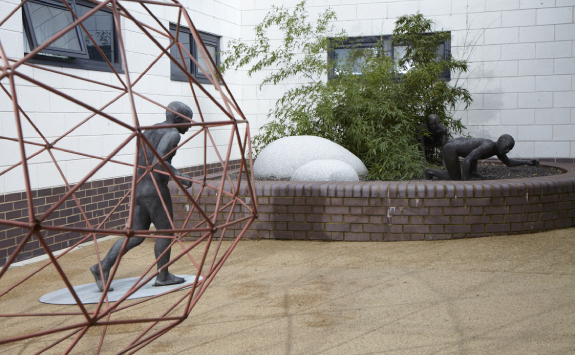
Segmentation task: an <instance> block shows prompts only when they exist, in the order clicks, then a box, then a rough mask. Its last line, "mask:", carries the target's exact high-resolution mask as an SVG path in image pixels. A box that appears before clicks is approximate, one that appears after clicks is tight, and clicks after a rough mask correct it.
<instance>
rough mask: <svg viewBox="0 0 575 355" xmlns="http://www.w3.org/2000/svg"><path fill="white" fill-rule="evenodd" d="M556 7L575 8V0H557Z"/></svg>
mask: <svg viewBox="0 0 575 355" xmlns="http://www.w3.org/2000/svg"><path fill="white" fill-rule="evenodd" d="M555 6H557V7H561V6H575V0H557V2H556V4H555Z"/></svg>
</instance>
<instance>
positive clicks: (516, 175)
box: [231, 163, 563, 181]
mask: <svg viewBox="0 0 575 355" xmlns="http://www.w3.org/2000/svg"><path fill="white" fill-rule="evenodd" d="M477 172H478V173H479V174H481V175H483V179H476V178H473V180H500V179H521V178H530V177H537V176H550V175H558V174H562V173H563V172H562V171H561V170H559V169H557V168H553V167H550V166H526V165H523V166H517V167H514V168H509V167H507V166H505V165H502V164H497V163H481V164H479V165H478V166H477ZM231 177H232V179H236V178H237V173H234V174H231ZM257 180H263V181H289V180H290V179H289V178H285V179H276V178H273V177H272V178H269V179H257ZM362 180H366V179H362ZM413 180H415V181H421V180H424V178H423V177H421V178H420V179H413Z"/></svg>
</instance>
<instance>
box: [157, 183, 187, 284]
mask: <svg viewBox="0 0 575 355" xmlns="http://www.w3.org/2000/svg"><path fill="white" fill-rule="evenodd" d="M160 190H161V192H162V197H163V199H164V202H165V203H166V207H167V208H168V212H169V213H170V218H171V219H172V221H173V220H174V212H173V207H172V198H171V197H170V191H169V190H168V187H167V186H160ZM148 209H150V215H151V216H152V220H153V222H154V225H155V226H156V228H157V229H172V225H171V224H170V220H169V219H168V216H167V215H166V210H165V209H164V206H163V205H162V201H161V200H160V198H159V196H158V198H156V199H155V200H154V201H150V203H149V205H148ZM171 241H172V240H171V239H158V240H156V244H155V245H154V253H155V255H156V259H157V258H158V257H159V256H160V255H162V253H163V252H164V250H166V249H168V248H169V246H170V243H171ZM170 254H171V250H170V249H168V250H167V251H166V253H165V254H164V255H163V256H162V257H161V258H160V260H159V261H158V265H157V266H158V270H159V271H160V273H159V274H158V276H157V277H156V283H155V286H167V285H175V284H180V283H183V282H184V281H185V279H184V278H182V277H177V276H175V275H172V274H170V272H169V271H168V268H167V267H165V268H164V265H166V264H167V263H168V262H169V261H170Z"/></svg>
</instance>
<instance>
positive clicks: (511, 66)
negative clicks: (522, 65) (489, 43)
mask: <svg viewBox="0 0 575 355" xmlns="http://www.w3.org/2000/svg"><path fill="white" fill-rule="evenodd" d="M484 73H485V74H484V75H485V76H486V77H496V78H498V77H505V76H516V75H517V61H515V60H506V61H498V62H487V63H485V68H484Z"/></svg>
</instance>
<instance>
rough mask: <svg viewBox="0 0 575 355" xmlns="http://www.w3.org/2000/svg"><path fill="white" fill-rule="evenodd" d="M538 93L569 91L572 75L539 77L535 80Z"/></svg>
mask: <svg viewBox="0 0 575 355" xmlns="http://www.w3.org/2000/svg"><path fill="white" fill-rule="evenodd" d="M535 89H536V91H569V90H571V75H549V76H538V77H536V80H535Z"/></svg>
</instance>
